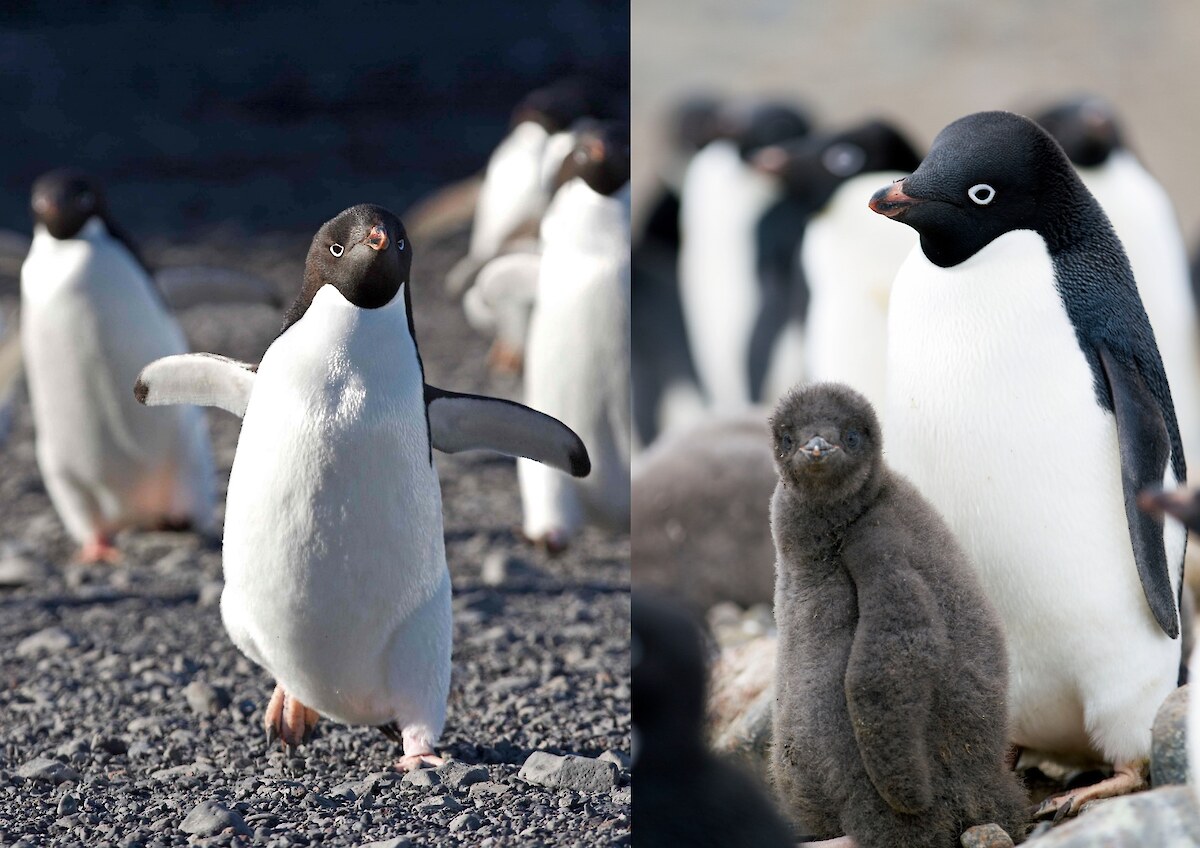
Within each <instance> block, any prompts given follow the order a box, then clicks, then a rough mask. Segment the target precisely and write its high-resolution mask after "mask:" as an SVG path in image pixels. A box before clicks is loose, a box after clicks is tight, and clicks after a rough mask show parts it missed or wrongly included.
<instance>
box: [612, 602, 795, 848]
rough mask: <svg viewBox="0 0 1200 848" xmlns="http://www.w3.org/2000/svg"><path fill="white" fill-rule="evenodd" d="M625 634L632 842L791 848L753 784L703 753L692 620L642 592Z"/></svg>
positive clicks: (699, 662)
mask: <svg viewBox="0 0 1200 848" xmlns="http://www.w3.org/2000/svg"><path fill="white" fill-rule="evenodd" d="M631 628H632V634H631V636H632V639H631V644H630V650H631V652H632V655H633V656H632V659H633V722H634V751H633V753H634V762H633V771H634V773H635V774H636V775H637V783H638V801H637V814H636V815H637V831H638V836H637V844H638V845H639V846H643V848H645V846H650V848H674V846H682V845H688V846H698V848H707V846H713V848H717V846H730V845H745V846H754V848H791V846H792V845H793V844H794V841H793V840H792V838H791V835H790V834H789V833H788V827H787V825H786V824H785V823H784V822H783V820H782V819H781V818H780V816H779V813H778V812H776V810H775V809H774V808H773V807H772V806H771V802H770V801H769V800H767V798H766V797H765V796H764V795H763V793H762V792H760V791H759V790H758V789H757V787H755V785H754V781H753V779H752V778H751V777H750V776H749V775H745V774H742V773H741V772H740V771H739V770H738V769H737V768H735V767H733V766H731V765H729V764H728V763H725V762H723V761H722V760H720V759H719V758H717V757H715V756H714V755H713V754H712V753H711V752H710V751H709V750H708V749H707V748H706V747H705V744H704V727H703V725H704V704H705V694H704V692H705V677H706V676H707V669H706V663H705V656H704V643H703V640H702V638H701V635H700V629H699V628H698V627H697V626H696V624H695V622H694V621H692V620H691V619H690V618H689V617H688V616H687V615H686V614H685V613H683V612H682V611H681V610H680V609H678V608H677V607H676V606H675V605H674V604H672V603H670V602H669V601H667V600H665V599H664V598H661V597H659V596H657V595H655V594H654V593H653V592H649V593H646V592H638V593H635V594H634V596H633V609H632V620H631Z"/></svg>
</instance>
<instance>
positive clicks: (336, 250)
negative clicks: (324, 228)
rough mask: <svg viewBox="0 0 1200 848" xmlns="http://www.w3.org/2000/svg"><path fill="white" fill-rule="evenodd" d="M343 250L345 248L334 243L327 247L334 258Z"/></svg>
mask: <svg viewBox="0 0 1200 848" xmlns="http://www.w3.org/2000/svg"><path fill="white" fill-rule="evenodd" d="M345 250H346V248H344V247H342V246H341V245H340V244H338V243H337V242H334V243H333V244H331V245H329V252H330V253H332V254H333V255H334V256H341V255H342V253H343V252H344V251H345Z"/></svg>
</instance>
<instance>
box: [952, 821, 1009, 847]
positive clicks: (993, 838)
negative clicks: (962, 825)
mask: <svg viewBox="0 0 1200 848" xmlns="http://www.w3.org/2000/svg"><path fill="white" fill-rule="evenodd" d="M958 844H959V845H961V846H962V848H1013V841H1012V837H1010V836H1009V835H1008V834H1007V833H1005V832H1004V828H1002V827H1001V826H1000V825H998V824H977V825H975V827H972V828H968V829H967V831H966V832H965V833H964V834H963V835H962V836H961V837H960V838H959V840H958Z"/></svg>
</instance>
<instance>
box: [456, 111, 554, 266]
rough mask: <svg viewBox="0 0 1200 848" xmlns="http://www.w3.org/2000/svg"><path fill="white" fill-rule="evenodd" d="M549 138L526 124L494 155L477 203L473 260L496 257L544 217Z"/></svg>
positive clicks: (472, 248) (542, 130)
mask: <svg viewBox="0 0 1200 848" xmlns="http://www.w3.org/2000/svg"><path fill="white" fill-rule="evenodd" d="M548 138H549V135H548V134H547V133H546V130H545V129H543V128H542V127H541V126H539V125H538V124H535V123H533V122H531V121H526V122H524V123H521V124H518V125H517V126H515V127H513V130H512V132H510V133H509V134H508V136H507V137H506V138H505V139H504V141H502V142H501V143H500V146H499V147H497V148H496V150H495V152H493V153H492V156H491V159H489V160H488V167H487V173H486V174H485V176H484V181H483V186H482V187H481V188H480V191H479V200H478V201H477V203H476V209H475V222H474V224H473V226H472V229H471V244H470V248H469V251H470V254H471V256H473V257H476V258H477V259H480V260H486V259H490V258H491V257H493V256H495V255H496V254H497V253H498V252H499V250H500V246H501V245H502V244H503V243H504V240H505V239H506V238H507V237H508V236H509V235H510V234H512V232H513V231H514V230H515V229H516V228H517V227H519V226H520V225H521V224H522V223H524V222H525V221H526V220H527V219H528V218H530V217H532V216H534V215H538V214H540V213H541V211H542V209H541V207H542V204H543V202H544V201H543V199H542V189H541V182H540V181H541V168H542V152H543V149H544V148H545V146H546V142H547V140H548Z"/></svg>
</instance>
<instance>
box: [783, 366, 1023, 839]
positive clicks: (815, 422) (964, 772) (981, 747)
mask: <svg viewBox="0 0 1200 848" xmlns="http://www.w3.org/2000/svg"><path fill="white" fill-rule="evenodd" d="M771 430H772V444H773V446H774V452H775V458H776V463H777V465H778V469H779V483H778V485H777V486H776V488H775V494H774V496H773V497H772V500H771V534H772V536H773V537H774V540H775V548H776V551H777V559H776V565H775V569H776V578H775V579H776V583H775V620H776V623H777V624H778V626H779V647H778V655H777V660H776V675H775V695H776V701H775V711H774V731H773V736H772V745H771V768H772V772H773V773H774V780H775V787H776V789H777V791H778V793H779V799H780V804H781V806H782V808H783V809H784V810H787V811H788V812H789V813H790V814H791V815H792V817H793V819H794V823H795V825H796V827H797V829H798V830H799V831H800V832H802V833H806V834H809V835H810V836H811V837H817V838H822V839H837V838H839V837H848V840H844V841H843V842H842V844H845V845H856V846H858V848H886V847H887V846H898V845H904V846H909V847H910V848H921V846H929V848H935V847H936V848H952V846H957V845H958V842H959V836H960V835H961V834H962V833H963V831H965V830H966V829H967V828H969V827H972V826H974V825H979V824H987V823H996V824H999V825H1000V826H1001V827H1002V828H1004V829H1005V830H1006V831H1007V832H1008V833H1009V834H1010V835H1011V836H1013V837H1014V838H1015V839H1017V840H1020V839H1021V838H1022V837H1023V836H1024V815H1025V814H1024V806H1025V803H1026V801H1025V798H1024V793H1023V792H1022V790H1021V787H1020V785H1019V784H1018V782H1017V778H1016V776H1015V775H1014V774H1013V773H1012V771H1011V770H1010V769H1009V768H1007V766H1006V765H1005V755H1006V753H1007V751H1008V729H1007V711H1006V707H1005V687H1006V685H1007V675H1006V668H1005V649H1004V635H1003V630H1002V628H1001V624H1000V621H999V619H998V617H997V616H996V613H995V611H994V610H993V609H992V607H991V605H990V604H988V602H987V598H986V596H985V595H984V593H983V589H982V587H981V586H980V584H979V580H978V578H977V577H976V575H975V573H974V571H973V570H972V569H971V567H970V566H969V565H968V564H967V562H966V557H965V556H964V554H963V552H962V550H961V548H960V547H959V546H958V545H957V544H956V543H955V541H954V538H953V537H952V536H951V534H950V531H949V529H948V528H947V527H946V525H945V522H944V521H942V519H941V517H940V516H939V515H938V514H937V512H936V511H935V510H934V509H933V508H932V507H931V506H930V505H929V503H928V502H926V501H925V499H924V498H922V497H921V494H920V493H919V492H918V491H917V490H916V488H914V487H913V486H912V484H910V483H909V482H908V481H907V480H905V479H903V478H902V477H900V476H899V475H897V474H895V473H893V472H892V471H891V470H890V469H889V468H888V467H887V466H886V465H885V464H884V462H883V451H882V448H883V442H882V434H881V432H880V427H879V422H878V420H877V419H876V417H875V413H874V411H873V410H872V409H871V405H870V404H869V403H868V402H867V401H866V399H865V398H863V396H862V395H860V394H858V393H857V392H855V391H853V390H852V389H850V388H849V387H847V386H844V385H840V384H831V383H820V384H816V385H813V386H808V387H804V388H800V389H797V390H796V391H794V392H793V393H791V394H789V395H788V396H786V397H785V398H784V399H783V400H782V401H781V402H780V404H779V406H778V408H777V409H776V411H775V414H774V416H773V417H772V419H771ZM893 455H894V449H893ZM831 844H838V843H831Z"/></svg>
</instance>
